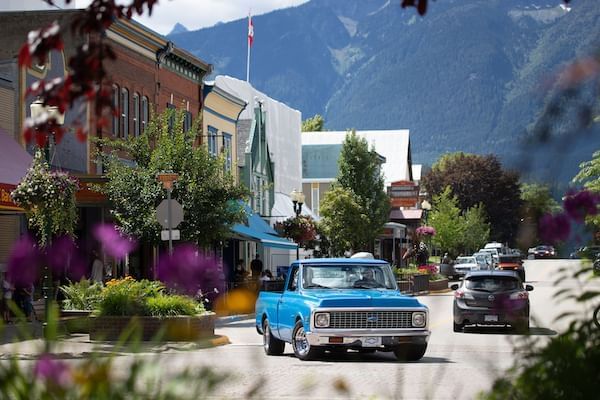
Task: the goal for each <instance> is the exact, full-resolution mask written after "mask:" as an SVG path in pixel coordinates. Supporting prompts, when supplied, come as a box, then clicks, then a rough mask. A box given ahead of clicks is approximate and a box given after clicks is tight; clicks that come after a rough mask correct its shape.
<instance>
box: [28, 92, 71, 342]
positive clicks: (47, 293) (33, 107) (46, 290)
mask: <svg viewBox="0 0 600 400" xmlns="http://www.w3.org/2000/svg"><path fill="white" fill-rule="evenodd" d="M29 110H30V112H31V113H30V116H31V119H32V120H33V122H34V123H36V122H38V121H41V120H45V121H54V123H55V124H56V125H63V124H64V122H65V114H63V113H61V112H60V111H59V109H58V107H57V106H49V105H45V104H44V102H43V101H42V100H41V99H40V98H37V99H35V100H34V101H33V102H32V103H31V104H30V105H29ZM52 133H53V134H54V132H52ZM52 138H53V136H52V135H49V136H48V141H47V142H46V146H45V148H44V157H45V159H46V162H47V163H48V167H50V146H51V144H52ZM47 230H48V231H47V232H46V246H49V245H50V241H51V238H50V236H52V231H51V227H50V224H47ZM53 289H54V288H53V284H52V274H51V271H50V269H49V268H48V263H45V264H44V277H43V282H42V296H43V297H44V325H43V326H44V336H46V335H47V334H48V330H47V325H48V320H49V317H50V301H52V300H53V299H54V294H53V291H54V290H53ZM46 339H49V338H46ZM46 346H49V341H48V340H47V341H46ZM47 350H48V349H47Z"/></svg>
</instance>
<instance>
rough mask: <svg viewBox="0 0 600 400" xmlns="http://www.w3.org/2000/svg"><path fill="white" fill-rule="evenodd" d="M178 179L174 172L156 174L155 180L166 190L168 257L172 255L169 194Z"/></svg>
mask: <svg viewBox="0 0 600 400" xmlns="http://www.w3.org/2000/svg"><path fill="white" fill-rule="evenodd" d="M177 178H179V175H178V174H176V173H174V172H159V173H158V174H156V179H157V180H158V181H159V182H162V184H163V188H165V189H166V190H167V204H168V207H167V224H168V226H169V255H170V256H171V255H173V237H172V232H173V229H172V224H171V221H172V215H171V192H172V191H173V182H175V181H176V180H177Z"/></svg>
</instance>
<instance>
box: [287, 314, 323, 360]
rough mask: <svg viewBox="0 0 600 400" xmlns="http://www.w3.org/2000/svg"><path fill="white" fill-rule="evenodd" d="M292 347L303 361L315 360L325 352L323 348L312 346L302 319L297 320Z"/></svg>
mask: <svg viewBox="0 0 600 400" xmlns="http://www.w3.org/2000/svg"><path fill="white" fill-rule="evenodd" d="M292 348H293V349H294V354H295V355H296V357H298V358H299V359H300V360H302V361H308V360H314V359H315V358H316V357H317V356H319V355H321V354H322V353H323V351H322V349H319V348H317V347H314V346H311V345H310V343H309V342H308V338H307V337H306V332H305V331H304V326H303V325H302V321H297V322H296V326H295V327H294V332H293V333H292Z"/></svg>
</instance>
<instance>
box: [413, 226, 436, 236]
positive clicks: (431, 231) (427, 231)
mask: <svg viewBox="0 0 600 400" xmlns="http://www.w3.org/2000/svg"><path fill="white" fill-rule="evenodd" d="M415 232H416V233H417V235H426V236H435V228H434V227H433V226H420V227H418V228H417V229H416V230H415Z"/></svg>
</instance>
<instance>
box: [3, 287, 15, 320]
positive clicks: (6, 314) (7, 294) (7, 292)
mask: <svg viewBox="0 0 600 400" xmlns="http://www.w3.org/2000/svg"><path fill="white" fill-rule="evenodd" d="M14 292H15V287H14V286H13V284H12V283H10V282H9V281H8V280H6V278H4V279H3V280H2V318H3V319H4V322H5V323H10V322H11V311H10V303H12V301H13V294H14Z"/></svg>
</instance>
